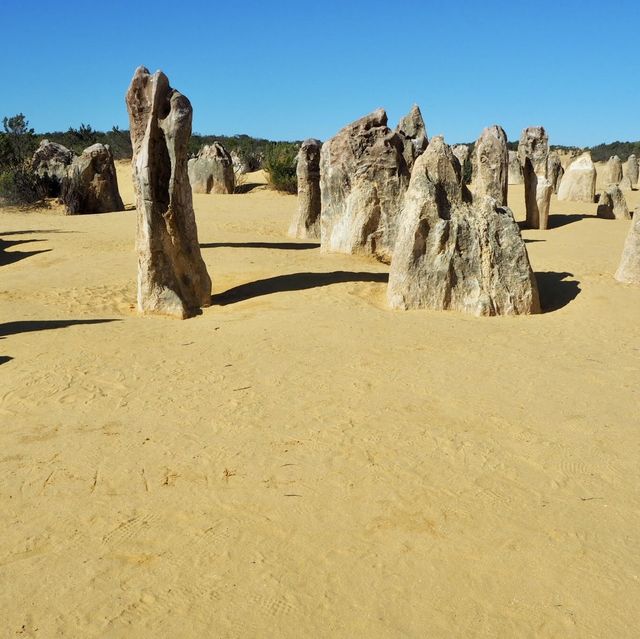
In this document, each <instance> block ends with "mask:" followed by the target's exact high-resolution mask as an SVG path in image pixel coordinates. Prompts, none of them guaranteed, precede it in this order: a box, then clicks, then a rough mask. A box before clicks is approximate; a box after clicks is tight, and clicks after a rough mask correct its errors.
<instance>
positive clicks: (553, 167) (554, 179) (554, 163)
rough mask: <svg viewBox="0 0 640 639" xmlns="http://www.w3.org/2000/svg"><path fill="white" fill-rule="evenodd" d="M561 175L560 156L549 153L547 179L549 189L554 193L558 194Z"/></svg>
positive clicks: (562, 173)
mask: <svg viewBox="0 0 640 639" xmlns="http://www.w3.org/2000/svg"><path fill="white" fill-rule="evenodd" d="M563 175H564V168H563V167H562V162H561V161H560V156H559V155H558V154H557V153H555V152H552V153H549V157H548V159H547V178H548V180H549V182H551V188H552V189H553V192H554V193H558V189H559V188H560V181H561V180H562V176H563Z"/></svg>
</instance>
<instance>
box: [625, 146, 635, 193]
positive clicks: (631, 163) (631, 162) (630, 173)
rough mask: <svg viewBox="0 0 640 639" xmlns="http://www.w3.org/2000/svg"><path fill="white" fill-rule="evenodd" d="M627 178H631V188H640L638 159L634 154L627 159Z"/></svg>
mask: <svg viewBox="0 0 640 639" xmlns="http://www.w3.org/2000/svg"><path fill="white" fill-rule="evenodd" d="M626 177H628V178H629V184H630V186H631V188H632V189H635V188H636V187H637V186H638V159H637V158H636V156H635V155H634V154H633V153H632V154H631V155H630V156H629V157H628V158H627V171H626Z"/></svg>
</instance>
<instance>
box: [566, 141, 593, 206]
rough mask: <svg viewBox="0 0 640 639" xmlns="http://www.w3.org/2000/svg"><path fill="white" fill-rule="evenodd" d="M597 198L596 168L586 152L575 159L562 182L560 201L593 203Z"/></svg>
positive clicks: (589, 154)
mask: <svg viewBox="0 0 640 639" xmlns="http://www.w3.org/2000/svg"><path fill="white" fill-rule="evenodd" d="M595 196H596V167H595V165H594V163H593V161H592V160H591V153H589V151H586V152H585V153H583V154H582V155H581V156H580V157H579V158H577V159H575V160H574V161H573V162H572V163H571V164H570V165H569V167H568V168H567V170H566V171H565V174H564V175H563V176H562V180H560V188H559V189H558V200H566V201H571V202H591V203H593V201H594V199H595Z"/></svg>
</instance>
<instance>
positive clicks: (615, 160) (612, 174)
mask: <svg viewBox="0 0 640 639" xmlns="http://www.w3.org/2000/svg"><path fill="white" fill-rule="evenodd" d="M607 171H608V172H609V184H620V180H622V160H621V159H620V158H619V157H618V156H617V155H612V156H611V157H610V158H609V161H608V162H607Z"/></svg>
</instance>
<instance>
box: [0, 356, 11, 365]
mask: <svg viewBox="0 0 640 639" xmlns="http://www.w3.org/2000/svg"><path fill="white" fill-rule="evenodd" d="M12 359H13V357H9V356H8V355H0V366H2V365H3V364H6V363H7V362H10V361H11V360H12Z"/></svg>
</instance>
